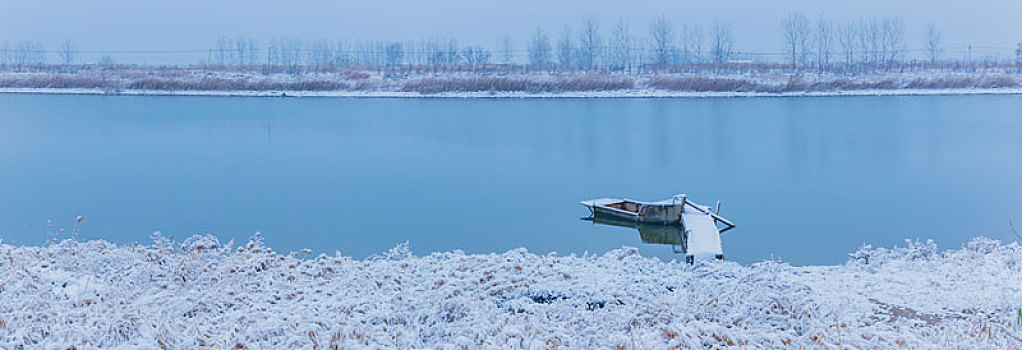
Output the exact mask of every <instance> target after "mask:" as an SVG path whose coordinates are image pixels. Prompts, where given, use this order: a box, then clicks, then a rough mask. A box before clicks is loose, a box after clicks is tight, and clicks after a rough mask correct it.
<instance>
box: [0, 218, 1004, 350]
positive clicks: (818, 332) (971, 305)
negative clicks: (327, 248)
mask: <svg viewBox="0 0 1022 350" xmlns="http://www.w3.org/2000/svg"><path fill="white" fill-rule="evenodd" d="M153 239H154V243H153V244H151V245H116V244H111V243H108V242H105V241H88V242H76V241H74V240H65V241H63V242H60V243H58V244H53V245H49V246H14V245H9V244H0V279H2V281H0V348H3V349H21V348H26V349H28V348H41V349H58V348H59V349H64V348H72V347H73V348H76V349H90V348H140V349H157V348H165V349H186V348H188V349H190V348H198V347H202V348H222V349H227V348H245V349H275V348H303V349H311V348H318V349H329V348H337V349H352V348H401V349H413V348H414V349H418V348H433V349H463V348H469V349H476V348H479V349H509V348H510V349H544V348H561V349H590V348H601V349H602V348H615V347H620V348H628V349H633V348H634V349H666V348H672V347H673V348H707V347H712V348H715V347H724V346H739V347H745V348H839V347H843V348H859V349H861V348H891V347H903V348H912V349H920V348H923V349H925V348H933V349H946V348H998V349H1004V348H1019V347H1022V325H1020V322H1022V320H1020V316H1019V315H1020V311H1019V310H1020V308H1022V273H1020V272H1019V271H1020V268H1022V247H1020V246H1019V245H1017V244H1016V243H1012V244H1002V243H1001V242H998V241H994V240H990V239H985V238H977V239H974V240H972V241H971V242H969V243H967V244H966V245H964V247H962V248H960V249H956V250H947V251H939V250H938V249H937V247H936V245H934V244H933V243H932V242H909V244H908V245H907V246H905V247H896V248H890V249H887V248H876V249H874V248H871V247H864V248H863V249H860V250H859V251H856V252H854V253H853V254H851V257H850V259H849V260H848V262H847V263H845V264H843V265H836V266H807V267H796V266H791V265H788V264H785V263H779V262H774V261H764V262H760V263H755V264H751V265H748V266H743V265H739V264H736V263H733V262H727V261H713V260H710V261H703V262H699V263H697V264H694V265H688V264H685V263H681V262H663V261H660V260H658V259H653V258H646V257H642V256H641V255H640V254H638V252H637V251H636V250H635V249H633V248H622V249H618V250H613V251H610V252H607V253H605V254H603V255H599V256H585V257H577V256H557V255H553V254H549V255H538V254H533V253H530V252H528V251H526V250H525V249H517V250H512V251H508V252H504V253H500V254H465V253H462V252H441V253H432V254H430V255H427V256H421V257H418V256H415V255H413V254H412V250H411V249H410V248H409V246H408V245H407V244H402V245H399V246H397V247H395V248H394V249H392V250H390V251H389V252H385V253H382V254H380V255H378V256H374V257H372V258H369V259H365V260H354V259H352V258H350V257H346V256H342V255H340V254H337V255H335V256H327V255H319V256H317V257H313V258H303V257H302V256H303V255H300V254H286V255H281V254H277V253H274V252H273V251H272V250H271V249H269V248H267V247H265V246H263V244H262V242H261V240H260V239H258V237H257V238H256V239H254V240H252V241H251V242H248V243H247V244H244V245H241V246H237V247H236V246H234V244H232V243H227V244H223V243H221V242H219V241H218V240H217V239H216V238H215V237H212V236H193V237H191V238H188V239H186V240H184V241H183V242H172V241H170V240H169V239H167V238H165V237H164V236H162V235H159V234H156V235H154V236H153Z"/></svg>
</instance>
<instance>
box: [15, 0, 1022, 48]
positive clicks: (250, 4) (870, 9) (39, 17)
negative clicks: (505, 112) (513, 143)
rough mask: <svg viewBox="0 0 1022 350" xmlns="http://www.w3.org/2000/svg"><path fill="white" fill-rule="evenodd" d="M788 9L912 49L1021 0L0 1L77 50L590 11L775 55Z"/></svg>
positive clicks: (32, 35)
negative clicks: (876, 29) (884, 29)
mask: <svg viewBox="0 0 1022 350" xmlns="http://www.w3.org/2000/svg"><path fill="white" fill-rule="evenodd" d="M791 12H801V13H803V14H805V15H807V16H809V17H811V18H815V17H817V16H820V15H823V16H826V17H829V18H833V19H837V20H849V19H859V18H865V17H870V16H881V15H893V16H899V17H902V18H904V19H905V20H906V24H907V29H908V44H909V46H910V47H920V46H921V42H922V38H921V33H922V30H923V28H924V27H925V25H926V23H927V22H929V21H932V22H934V23H936V24H937V25H938V26H939V27H940V29H941V31H942V32H943V36H944V42H945V44H946V45H947V46H949V47H956V46H964V45H967V44H972V45H975V46H977V51H978V52H981V50H982V48H983V47H999V48H1002V49H1001V52H1003V53H1004V54H1007V52H1008V50H1007V49H1005V48H1009V47H1014V45H1015V43H1016V42H1018V41H1019V40H1020V39H1022V1H1019V0H971V1H951V0H930V1H926V0H911V1H907V0H905V1H897V0H860V1H811V0H774V1H754V0H745V1H741V0H712V1H711V0H704V1H678V0H675V1H665V0H635V1H601V0H589V1H584V0H562V1H549V0H548V1H540V0H516V1H509V0H476V1H462V0H434V1H421V0H393V1H387V0H369V1H323V0H295V1H279V0H278V1H265V0H245V1H242V0H219V1H213V0H177V1H159V0H146V1H140V0H90V1H72V0H61V1H57V0H31V1H26V0H0V42H3V41H7V42H17V41H23V40H36V41H41V42H43V43H44V45H45V46H46V47H47V48H55V47H56V46H57V45H58V43H60V42H61V41H63V40H65V39H71V40H73V41H74V42H75V44H76V46H77V47H78V48H79V49H83V50H190V49H206V48H209V47H211V46H212V43H213V42H214V40H215V38H216V37H217V36H219V35H228V36H237V35H241V36H246V37H252V38H254V39H256V40H258V41H259V42H265V41H266V40H267V39H269V38H272V37H283V36H288V37H301V38H303V39H305V40H314V39H330V40H335V39H349V40H352V41H359V40H418V39H424V38H427V37H455V38H457V39H458V40H459V42H460V43H462V44H479V45H489V46H494V45H495V43H496V42H497V40H498V38H499V37H501V36H502V35H505V34H508V35H511V36H512V37H513V38H514V39H515V43H516V46H518V47H522V46H523V44H524V41H525V40H526V38H527V37H528V35H529V34H530V33H531V32H532V31H533V30H534V29H535V27H536V26H537V25H541V26H543V27H544V28H546V29H548V30H549V31H560V30H561V29H562V28H563V27H564V24H565V23H566V22H567V23H570V24H572V25H574V26H578V24H579V23H580V22H581V19H582V18H583V17H584V16H586V15H591V16H593V17H595V18H597V19H599V20H601V22H602V24H603V28H604V30H605V31H606V32H609V31H610V28H611V27H612V24H613V22H614V21H616V20H617V19H618V18H619V17H620V18H623V19H625V21H627V22H629V23H631V27H632V32H633V34H635V35H642V36H645V35H646V32H647V28H648V25H647V22H648V21H649V20H650V19H651V18H653V17H655V16H657V15H659V14H661V13H663V14H666V15H667V16H668V17H670V18H672V19H673V20H674V21H676V22H681V21H690V22H700V23H703V24H704V25H708V24H710V23H712V22H713V20H714V19H721V20H724V21H727V22H730V23H731V24H732V26H733V28H734V35H735V39H736V45H737V48H738V49H739V50H742V51H779V50H781V45H782V41H783V37H782V33H781V29H780V22H781V19H782V17H783V16H785V15H786V14H788V13H791Z"/></svg>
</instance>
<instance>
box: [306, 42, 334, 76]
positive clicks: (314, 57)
mask: <svg viewBox="0 0 1022 350" xmlns="http://www.w3.org/2000/svg"><path fill="white" fill-rule="evenodd" d="M307 56H308V57H307V59H308V65H309V68H310V69H311V70H312V71H315V72H323V71H326V70H327V68H328V67H329V66H330V65H331V64H332V63H333V56H334V48H333V46H332V45H331V44H330V42H329V41H327V40H323V39H320V40H316V41H313V42H312V44H310V45H309V50H308V55H307Z"/></svg>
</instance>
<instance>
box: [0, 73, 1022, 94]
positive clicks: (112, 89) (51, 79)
mask: <svg viewBox="0 0 1022 350" xmlns="http://www.w3.org/2000/svg"><path fill="white" fill-rule="evenodd" d="M0 93H57V94H115V95H199V96H310V97H311V96H317V97H456V98H467V97H488V98H502V97H504V98H527V97H570V98H583V97H593V98H608V97H628V98H645V97H737V96H750V97H754V96H844V95H932V94H1020V93H1022V73H1020V72H1019V71H1014V70H1007V69H1004V68H998V69H994V68H989V69H981V70H976V71H964V70H934V71H907V72H862V73H855V74H847V73H794V72H783V71H781V72H779V71H770V70H767V71H756V70H750V71H742V72H715V71H712V70H703V71H697V72H692V73H656V72H642V73H623V72H544V71H527V72H501V71H494V70H490V71H440V72H433V71H420V70H411V69H409V70H394V71H378V70H358V69H353V70H337V71H330V72H308V73H302V74H284V73H264V72H262V71H260V70H258V69H256V68H251V69H238V70H217V69H204V68H201V67H169V68H167V67H147V66H127V67H121V68H111V69H100V68H96V67H92V68H89V69H82V70H81V71H78V72H75V73H52V72H45V71H36V72H2V73H0Z"/></svg>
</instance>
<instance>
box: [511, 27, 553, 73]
mask: <svg viewBox="0 0 1022 350" xmlns="http://www.w3.org/2000/svg"><path fill="white" fill-rule="evenodd" d="M538 29H539V28H538V27H537V30H538ZM549 45H550V42H547V46H549ZM548 51H549V50H548ZM514 52H515V49H514V45H513V44H512V42H511V36H510V35H505V36H503V37H502V38H501V39H500V64H503V65H505V66H508V65H511V62H513V61H514Z"/></svg>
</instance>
